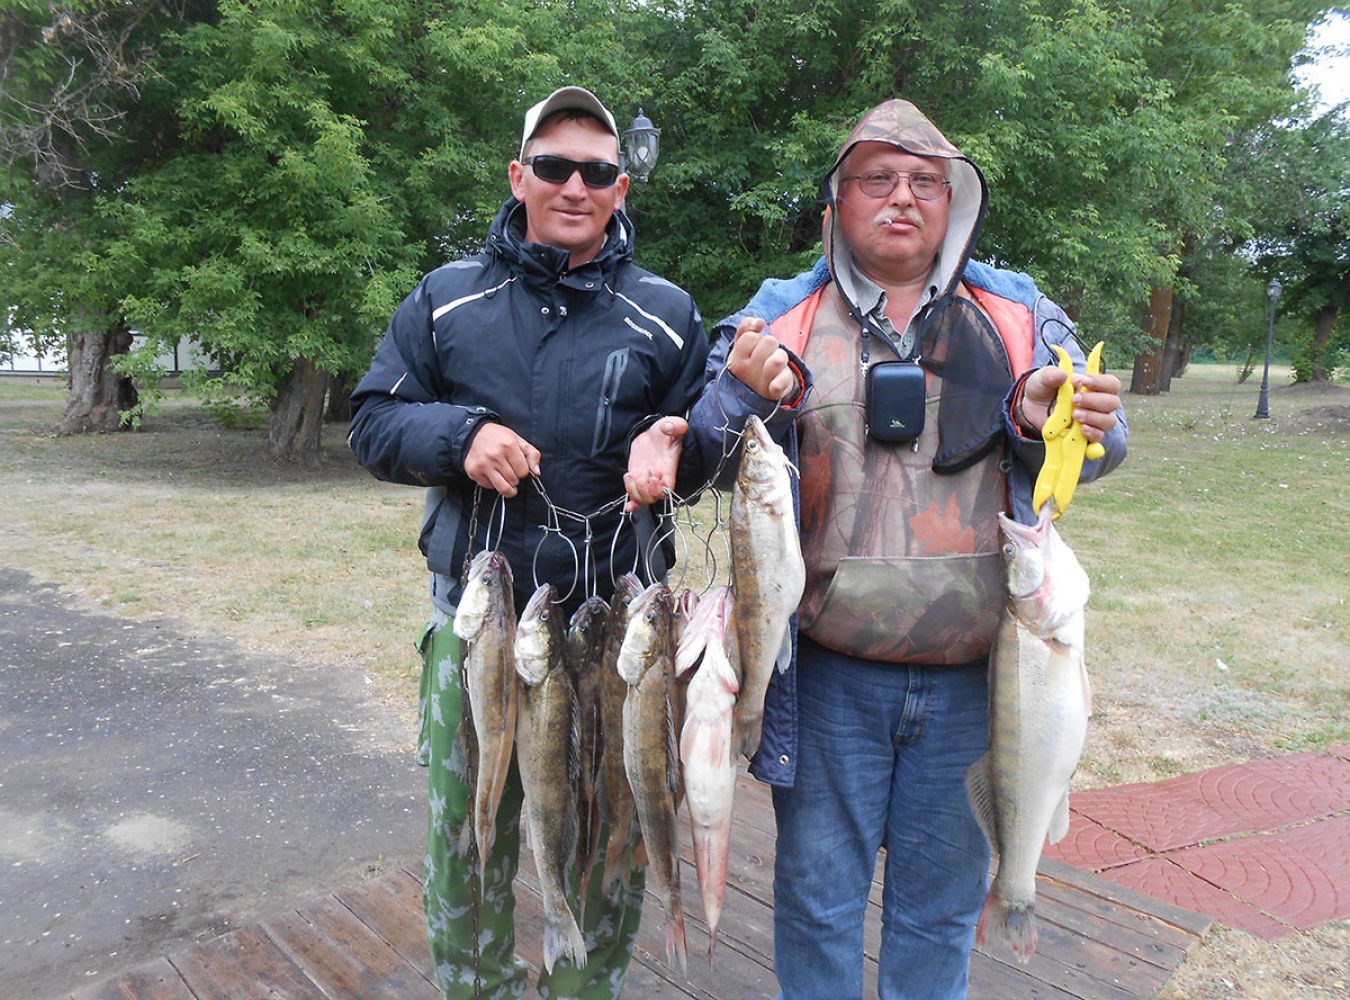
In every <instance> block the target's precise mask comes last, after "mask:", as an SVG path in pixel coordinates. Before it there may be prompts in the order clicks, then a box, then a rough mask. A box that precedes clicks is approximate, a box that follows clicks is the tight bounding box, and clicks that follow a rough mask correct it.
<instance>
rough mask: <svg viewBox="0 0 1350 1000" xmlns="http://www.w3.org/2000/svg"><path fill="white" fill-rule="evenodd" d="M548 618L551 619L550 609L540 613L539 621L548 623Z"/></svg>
mask: <svg viewBox="0 0 1350 1000" xmlns="http://www.w3.org/2000/svg"><path fill="white" fill-rule="evenodd" d="M548 618H549V610H548V608H545V609H544V610H543V611H541V612H539V620H540V621H541V622H546V621H548Z"/></svg>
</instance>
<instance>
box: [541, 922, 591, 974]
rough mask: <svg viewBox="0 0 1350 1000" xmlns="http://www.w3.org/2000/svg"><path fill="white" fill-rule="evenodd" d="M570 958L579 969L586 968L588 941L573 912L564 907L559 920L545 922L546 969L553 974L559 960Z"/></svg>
mask: <svg viewBox="0 0 1350 1000" xmlns="http://www.w3.org/2000/svg"><path fill="white" fill-rule="evenodd" d="M569 957H570V958H571V959H572V964H573V965H575V966H576V967H577V968H578V969H581V968H584V967H585V965H586V939H585V938H584V937H583V936H582V934H581V928H580V927H578V926H577V920H576V917H574V916H572V911H571V910H569V909H567V908H566V907H564V908H563V911H562V914H561V915H560V916H559V917H558V918H557V919H553V920H550V919H548V918H545V921H544V968H545V969H547V970H548V971H549V972H550V973H551V972H552V971H553V965H554V963H555V962H557V961H558V959H560V958H569Z"/></svg>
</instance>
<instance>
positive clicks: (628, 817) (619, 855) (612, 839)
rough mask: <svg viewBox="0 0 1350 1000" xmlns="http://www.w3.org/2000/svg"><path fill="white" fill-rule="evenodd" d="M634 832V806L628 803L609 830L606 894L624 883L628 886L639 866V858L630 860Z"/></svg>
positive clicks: (605, 880) (606, 850)
mask: <svg viewBox="0 0 1350 1000" xmlns="http://www.w3.org/2000/svg"><path fill="white" fill-rule="evenodd" d="M632 832H633V804H632V803H631V802H629V803H628V805H627V807H626V808H625V809H623V810H622V813H621V815H620V816H619V818H618V819H616V820H615V821H614V825H613V826H612V827H610V830H609V843H608V844H606V845H605V873H604V876H603V879H604V886H605V891H606V892H611V891H613V890H614V888H615V887H616V886H617V885H618V884H619V883H620V882H622V883H623V884H624V885H627V884H628V874H629V872H630V871H632V869H633V868H634V867H636V866H637V856H636V853H635V854H634V857H633V860H632V861H631V862H630V861H629V860H628V842H629V840H631V839H632Z"/></svg>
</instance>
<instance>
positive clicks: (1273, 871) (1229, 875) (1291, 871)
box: [1108, 816, 1350, 930]
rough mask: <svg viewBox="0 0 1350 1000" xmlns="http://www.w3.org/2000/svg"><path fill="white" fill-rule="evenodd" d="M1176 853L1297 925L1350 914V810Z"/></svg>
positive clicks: (1195, 869) (1203, 874)
mask: <svg viewBox="0 0 1350 1000" xmlns="http://www.w3.org/2000/svg"><path fill="white" fill-rule="evenodd" d="M1173 858H1174V859H1175V861H1176V863H1177V864H1178V865H1181V866H1182V867H1183V868H1185V869H1186V870H1187V871H1190V872H1192V873H1194V874H1195V875H1197V876H1198V877H1200V878H1202V879H1204V880H1205V881H1206V882H1210V883H1212V884H1213V885H1216V886H1218V887H1219V888H1221V889H1223V890H1225V891H1227V892H1231V893H1232V894H1233V895H1235V896H1239V897H1241V898H1242V899H1245V900H1249V901H1250V902H1252V903H1253V904H1255V905H1256V906H1259V907H1260V908H1261V909H1262V910H1264V911H1265V912H1267V913H1270V914H1273V915H1274V916H1276V917H1279V918H1280V919H1282V920H1284V921H1285V922H1286V923H1288V924H1291V925H1293V926H1294V927H1296V928H1298V929H1299V930H1307V929H1308V928H1309V927H1316V926H1317V925H1318V924H1321V923H1325V922H1326V921H1328V920H1338V919H1341V918H1343V917H1350V879H1347V877H1346V876H1347V875H1348V874H1350V816H1341V817H1339V818H1337V819H1329V820H1325V821H1323V822H1318V823H1310V824H1308V825H1307V826H1300V827H1295V828H1294V829H1292V830H1285V831H1283V832H1281V833H1273V834H1266V835H1263V836H1259V837H1241V838H1239V839H1237V840H1230V841H1225V842H1224V843H1222V844H1215V845H1213V846H1211V847H1196V848H1192V849H1191V850H1188V851H1179V852H1178V853H1177V854H1175V855H1173ZM1108 877H1109V876H1108Z"/></svg>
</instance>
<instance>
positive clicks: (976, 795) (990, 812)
mask: <svg viewBox="0 0 1350 1000" xmlns="http://www.w3.org/2000/svg"><path fill="white" fill-rule="evenodd" d="M993 767H994V758H993V757H992V756H991V755H990V754H987V753H986V754H982V755H981V756H980V758H979V759H978V760H977V761H975V763H974V764H971V765H970V768H969V769H968V770H967V771H966V797H967V798H969V799H970V811H971V812H973V813H974V814H975V822H977V823H979V824H980V830H981V831H982V832H983V833H984V839H985V840H987V841H988V842H989V849H990V850H992V851H993V852H994V853H995V854H997V853H998V852H999V847H998V819H997V813H995V811H994V783H993ZM983 919H984V918H983V916H982V917H981V920H983Z"/></svg>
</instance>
